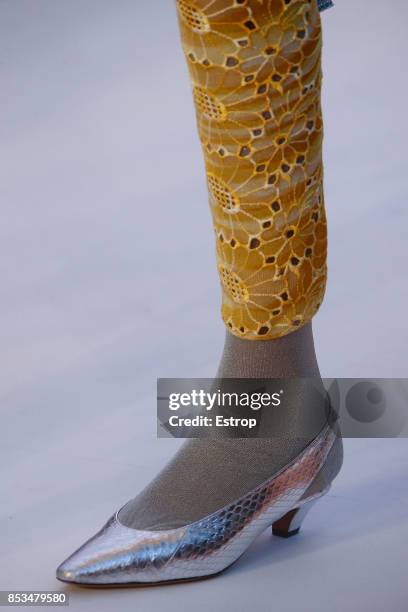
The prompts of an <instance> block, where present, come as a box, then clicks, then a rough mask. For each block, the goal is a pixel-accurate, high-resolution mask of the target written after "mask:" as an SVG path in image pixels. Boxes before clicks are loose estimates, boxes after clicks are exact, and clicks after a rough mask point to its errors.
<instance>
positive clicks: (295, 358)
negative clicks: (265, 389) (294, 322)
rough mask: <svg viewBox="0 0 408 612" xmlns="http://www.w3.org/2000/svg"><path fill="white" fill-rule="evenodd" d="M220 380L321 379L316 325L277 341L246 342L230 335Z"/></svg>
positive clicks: (227, 335)
mask: <svg viewBox="0 0 408 612" xmlns="http://www.w3.org/2000/svg"><path fill="white" fill-rule="evenodd" d="M217 377H219V378H285V377H286V378H292V377H305V378H306V377H307V378H309V377H310V378H320V372H319V366H318V363H317V358H316V353H315V348H314V341H313V332H312V325H311V323H308V324H307V325H305V326H304V327H302V328H301V329H299V330H297V331H295V332H292V333H291V334H288V335H287V336H283V337H282V338H277V339H274V340H244V339H242V338H238V337H237V336H234V335H232V334H231V333H230V332H229V331H227V334H226V338H225V344H224V351H223V354H222V358H221V362H220V365H219V368H218V372H217Z"/></svg>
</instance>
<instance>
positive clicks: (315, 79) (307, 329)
mask: <svg viewBox="0 0 408 612" xmlns="http://www.w3.org/2000/svg"><path fill="white" fill-rule="evenodd" d="M177 8H178V14H179V20H180V29H181V38H182V44H183V49H184V52H185V56H186V59H187V63H188V67H189V72H190V76H191V80H192V89H193V97H194V102H195V107H196V112H197V122H198V128H199V135H200V140H201V143H202V146H203V153H204V157H205V166H206V175H207V181H208V187H209V196H210V207H211V212H212V216H213V221H214V229H215V239H216V247H217V261H218V272H219V274H220V280H221V287H222V296H223V304H222V316H223V319H224V321H225V324H226V326H227V336H226V341H225V348H224V353H223V356H222V359H221V363H220V366H219V369H218V376H219V377H225V378H227V377H230V378H233V377H242V378H249V377H259V378H261V377H265V378H267V377H285V376H286V377H292V376H298V377H302V376H303V377H317V378H318V377H319V369H318V365H317V361H316V356H315V352H314V345H313V336H312V329H311V323H310V320H311V317H312V316H313V314H314V313H315V312H316V311H317V309H318V307H319V305H320V303H321V301H322V298H323V292H324V288H325V279H326V223H325V214H324V206H323V189H322V155H321V149H322V118H321V110H320V86H321V70H320V59H321V29H320V17H319V13H318V8H317V3H316V2H315V0H312V1H311V2H307V1H303V0H292V2H291V1H290V0H289V1H287V0H243V1H242V2H236V1H235V0H212V1H209V0H195V1H194V3H193V2H190V0H178V2H177ZM309 404H310V402H309ZM324 418H325V415H324V413H323V412H321V413H318V414H317V412H316V407H315V405H313V403H312V404H310V405H308V402H307V400H306V398H305V395H304V394H303V393H302V391H299V392H298V393H297V394H296V396H294V397H293V400H292V402H291V405H290V406H289V407H288V408H287V411H286V415H285V423H283V424H282V423H281V424H280V425H281V427H285V428H286V429H285V431H282V430H280V431H279V436H280V437H279V438H277V437H275V438H274V439H261V440H253V439H252V440H251V439H248V440H230V439H226V440H222V441H219V440H217V441H204V440H192V441H188V442H186V443H185V444H184V446H183V447H182V449H181V451H180V452H179V453H178V454H177V455H176V456H175V458H174V459H173V460H172V462H171V463H170V464H169V465H168V466H166V468H165V469H164V471H163V472H162V473H161V474H159V476H158V477H157V478H156V479H155V480H154V481H153V482H152V483H151V484H150V485H149V486H148V487H147V489H146V490H145V491H144V492H142V494H141V495H139V496H138V497H137V498H136V499H135V500H133V502H131V503H129V504H128V505H127V506H126V507H125V508H124V509H123V510H122V512H121V514H120V519H121V521H122V522H123V523H124V524H126V525H128V526H132V527H139V528H144V529H165V528H170V527H175V526H179V525H182V524H186V523H189V522H192V521H195V520H197V519H199V518H201V517H202V516H205V515H207V514H210V513H211V512H214V511H215V510H217V508H219V507H222V506H223V505H225V504H226V503H228V502H229V501H231V500H233V499H236V498H237V497H239V496H240V495H243V494H245V492H247V491H248V490H250V489H251V488H253V487H255V486H257V485H258V484H259V483H261V482H262V481H263V480H265V479H266V478H268V475H270V474H271V473H273V472H274V471H276V470H279V469H280V468H281V467H282V466H284V465H285V464H286V463H288V462H289V461H290V460H291V459H293V457H295V456H296V455H297V454H298V453H299V452H300V451H301V449H302V448H303V447H304V446H305V444H306V443H307V442H308V440H309V439H310V438H312V437H313V436H314V435H316V434H317V433H318V431H319V430H320V429H321V428H322V426H323V424H324ZM306 424H307V427H306V426H305V425H306ZM266 427H268V425H266ZM302 429H303V432H302ZM306 429H307V430H308V431H307V433H306ZM295 432H296V433H297V434H298V436H299V437H296V435H295ZM264 433H265V435H270V436H274V435H275V436H276V431H275V432H274V431H273V422H272V421H271V422H270V431H266V432H264ZM302 433H303V435H302ZM255 465H256V466H257V467H256V469H254V466H255ZM169 500H170V503H169Z"/></svg>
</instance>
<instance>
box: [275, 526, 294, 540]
mask: <svg viewBox="0 0 408 612" xmlns="http://www.w3.org/2000/svg"><path fill="white" fill-rule="evenodd" d="M299 531H300V527H298V528H297V529H292V531H282V530H281V529H275V528H274V527H272V533H273V535H274V536H278V537H279V538H291V537H292V536H295V535H297V534H298V533H299Z"/></svg>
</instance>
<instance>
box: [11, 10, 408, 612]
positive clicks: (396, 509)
mask: <svg viewBox="0 0 408 612" xmlns="http://www.w3.org/2000/svg"><path fill="white" fill-rule="evenodd" d="M407 16H408V7H407V5H406V3H405V2H403V1H402V0H396V1H395V2H393V3H392V4H389V3H386V2H384V0H371V1H370V2H368V0H363V1H361V2H355V1H352V0H339V1H338V6H337V7H336V9H335V10H331V11H329V12H327V13H325V14H324V16H323V19H324V27H325V94H324V97H325V100H324V102H325V116H326V144H325V154H326V160H327V163H326V196H327V205H328V214H329V221H330V281H329V287H328V293H327V298H326V302H325V305H324V307H323V308H322V310H321V312H320V313H319V315H318V316H317V317H316V322H315V329H316V335H317V344H318V352H319V359H320V363H321V365H322V370H323V374H324V375H325V376H337V377H340V376H350V377H364V376H378V377H387V376H389V377H398V376H405V375H406V359H405V355H406V339H407V338H406V327H407V323H406V304H407V302H408V292H407V282H406V261H407V241H406V229H407V217H408V212H407V205H406V204H407V187H406V155H405V149H406V142H407V140H408V138H407V137H408V134H407V123H406V120H405V117H406V98H407V95H406V94H407V91H406V78H405V73H406V70H405V68H406V66H405V59H406V56H407V42H406V23H407ZM0 24H1V25H0V29H1V31H0V57H1V90H2V94H1V107H0V113H1V117H0V119H1V120H0V132H1V138H0V152H1V164H0V184H1V200H2V207H3V210H2V222H1V226H0V244H1V249H2V256H1V258H0V274H1V279H2V280H1V321H0V337H1V346H2V351H1V362H0V363H1V367H0V381H1V382H0V385H1V408H0V410H1V422H2V427H1V430H2V442H1V449H0V452H1V458H0V477H1V486H2V504H1V509H0V530H1V536H0V537H1V560H0V564H1V568H0V576H1V584H0V588H3V589H30V588H34V589H59V588H61V585H60V584H59V583H57V581H56V580H55V579H54V569H55V566H56V565H57V564H58V563H59V562H60V561H61V560H62V559H63V558H64V557H65V556H66V555H67V554H68V553H69V552H71V551H72V550H73V548H75V547H76V546H77V545H79V544H80V543H81V542H82V541H83V540H84V539H85V538H87V537H88V536H89V535H90V534H91V533H93V532H94V531H95V530H96V529H97V528H99V527H100V526H101V525H102V524H103V522H104V520H105V519H106V518H107V517H108V516H109V515H110V514H111V512H112V511H113V510H114V509H115V508H117V507H118V506H119V505H121V504H122V503H123V502H125V501H126V500H127V499H128V498H129V497H131V496H132V495H133V494H134V493H135V492H136V491H137V490H139V489H140V488H141V487H142V486H143V485H144V484H145V483H147V482H148V480H149V479H150V478H151V477H152V476H153V475H154V474H155V473H156V472H157V470H158V469H159V467H160V466H161V465H162V464H163V463H164V462H165V460H166V459H167V458H168V457H170V456H171V455H172V453H173V452H174V450H175V449H176V447H177V442H176V441H173V440H157V439H156V435H155V418H154V417H155V397H154V394H155V379H156V377H157V376H183V377H188V376H211V375H212V374H213V373H214V371H215V365H216V363H217V359H218V356H219V353H220V349H221V344H222V337H223V333H224V332H223V326H222V323H221V322H220V319H219V315H218V309H219V298H218V279H217V276H216V273H215V268H214V265H213V264H214V256H213V244H212V235H211V229H210V220H209V214H208V210H207V203H206V188H205V184H204V179H203V164H202V159H201V154H200V149H199V145H198V141H197V137H196V132H195V123H194V115H193V107H192V103H191V98H190V94H189V84H188V80H187V76H186V69H185V66H184V60H183V57H182V53H181V50H180V47H179V43H178V34H177V27H176V21H175V13H174V7H173V3H172V2H171V0H155V2H150V3H149V2H142V0H140V1H137V2H135V1H134V0H121V1H120V2H115V1H114V0H97V1H96V0H60V1H59V2H55V1H54V0H36V2H32V0H2V2H1V3H0ZM407 460H408V443H407V440H364V441H361V440H349V441H347V442H346V460H345V465H344V469H343V471H342V473H341V475H340V477H339V478H338V480H337V481H336V485H335V486H334V488H333V490H332V493H330V494H329V495H328V496H327V497H326V498H325V500H324V501H322V502H321V504H320V505H319V506H318V507H317V508H316V510H315V511H314V513H313V514H311V516H310V519H309V520H308V522H307V524H306V526H305V529H304V531H303V534H302V535H300V536H299V537H298V538H294V539H293V540H289V541H280V540H277V539H276V538H274V539H273V540H272V538H271V537H270V535H269V534H267V533H265V534H264V535H263V536H262V537H261V538H260V539H259V541H257V542H256V543H255V544H254V545H253V546H252V548H251V549H250V551H249V552H248V554H247V555H246V556H245V557H244V558H243V559H242V560H241V562H240V563H239V564H237V565H236V566H235V567H234V568H232V569H231V571H229V572H228V573H227V574H225V575H224V576H223V577H220V578H218V579H216V580H213V581H211V582H201V583H195V584H188V585H182V586H172V587H162V588H160V589H150V590H148V589H143V590H137V591H136V590H131V589H125V590H120V591H112V590H110V591H92V590H80V589H74V588H73V589H70V588H68V587H67V590H68V591H69V592H70V593H71V608H72V609H74V610H78V611H79V610H93V609H98V610H112V609H120V610H128V609H129V610H130V609H132V610H134V609H143V610H144V609H147V608H149V609H153V610H156V609H157V610H162V609H166V610H179V609H180V606H181V605H182V606H183V607H185V608H186V609H187V608H194V609H195V610H208V609H215V610H221V609H223V608H224V607H225V606H226V605H228V607H229V608H231V609H234V610H247V609H248V608H250V609H251V610H265V609H268V610H269V609H273V610H279V612H283V611H285V610H288V611H289V610H290V611H294V610H296V611H297V610H307V611H308V612H309V611H310V612H312V611H313V612H319V611H322V612H323V611H324V612H326V611H327V609H332V610H335V611H336V612H337V611H339V612H340V611H341V612H343V611H344V610H351V611H353V612H354V611H359V612H360V611H366V610H367V611H370V612H376V611H378V612H380V611H381V612H383V611H384V610H388V611H389V612H403V610H406V606H407V600H408V587H407V583H406V565H407V561H408V554H407V541H408V489H407V486H406V484H407V472H406V465H407ZM62 588H64V587H62Z"/></svg>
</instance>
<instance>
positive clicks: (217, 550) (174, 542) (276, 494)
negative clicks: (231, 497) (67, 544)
mask: <svg viewBox="0 0 408 612" xmlns="http://www.w3.org/2000/svg"><path fill="white" fill-rule="evenodd" d="M342 456H343V455H342V441H341V438H339V437H338V435H337V434H336V433H335V432H334V431H333V429H332V428H331V427H330V426H326V427H325V428H324V429H323V430H322V431H321V432H320V434H319V435H318V436H317V437H316V438H315V439H314V440H313V441H312V442H311V443H310V444H309V445H308V446H307V447H306V448H305V449H304V450H303V451H302V453H300V454H299V455H298V456H297V457H296V458H295V460H293V461H292V462H291V463H289V464H288V465H287V466H286V467H285V468H283V469H282V470H280V471H279V472H277V473H275V474H274V475H273V476H272V477H271V478H270V479H268V480H267V481H266V482H264V483H263V484H262V485H260V486H258V487H256V488H255V489H253V490H252V491H250V492H249V493H248V494H246V495H244V496H243V497H241V498H240V499H238V500H236V501H235V502H233V503H230V504H228V505H227V506H225V507H224V508H222V509H220V510H218V511H217V512H214V513H213V514H211V515H209V516H206V517H204V518H203V519H201V520H199V521H196V522H194V523H191V524H189V525H185V526H184V527H179V528H177V529H169V530H163V531H139V530H137V529H132V528H130V527H125V526H124V525H122V524H121V523H120V522H119V520H118V514H119V511H118V512H116V514H115V515H114V516H112V517H111V518H110V520H109V521H108V522H107V523H106V525H105V526H104V527H103V528H102V529H101V530H100V531H99V532H98V533H97V534H96V535H94V536H93V537H92V538H91V539H90V540H88V541H87V542H86V543H85V544H84V545H83V546H81V548H79V549H78V550H77V551H76V552H74V553H73V554H72V555H71V556H70V557H68V559H67V560H66V561H64V562H63V563H62V564H61V565H60V566H59V567H58V569H57V578H58V579H59V580H62V581H65V582H73V583H77V584H83V585H94V586H103V585H111V586H112V585H117V586H121V585H130V584H132V585H135V586H137V585H139V586H140V585H146V584H160V583H168V582H174V581H183V580H193V579H200V578H204V577H209V576H212V575H215V574H218V573H220V572H222V571H223V570H224V569H226V568H227V567H229V566H230V565H232V564H233V563H234V562H235V561H237V559H238V558H239V557H240V556H241V555H242V554H243V553H244V552H245V550H246V549H247V548H248V547H249V545H250V544H251V543H252V542H253V540H254V539H255V538H256V537H257V536H258V535H259V534H260V533H262V531H264V529H265V528H267V527H270V526H272V531H273V533H274V534H275V535H278V536H281V537H289V536H292V535H295V534H296V533H298V531H299V528H300V525H301V523H302V521H303V519H304V517H305V515H306V514H307V512H308V511H309V509H310V508H311V506H313V504H314V503H315V502H316V500H317V499H319V498H320V497H321V496H322V495H324V494H325V493H326V492H327V491H328V489H329V487H330V484H331V481H332V480H333V478H334V477H335V476H336V475H337V473H338V472H339V470H340V467H341V463H342Z"/></svg>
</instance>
